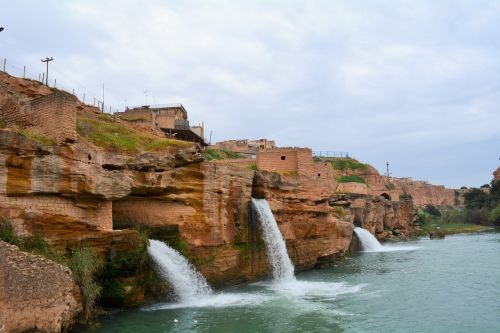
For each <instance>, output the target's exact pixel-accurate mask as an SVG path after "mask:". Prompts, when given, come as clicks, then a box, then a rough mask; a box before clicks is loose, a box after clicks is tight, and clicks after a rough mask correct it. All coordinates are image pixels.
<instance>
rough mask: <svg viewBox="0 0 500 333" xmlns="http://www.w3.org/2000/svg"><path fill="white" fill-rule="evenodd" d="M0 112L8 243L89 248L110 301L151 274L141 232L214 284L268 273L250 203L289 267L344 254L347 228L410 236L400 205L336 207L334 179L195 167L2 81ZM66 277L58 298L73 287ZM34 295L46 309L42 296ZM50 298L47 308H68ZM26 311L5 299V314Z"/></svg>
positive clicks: (86, 112) (69, 104) (189, 147)
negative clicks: (271, 219)
mask: <svg viewBox="0 0 500 333" xmlns="http://www.w3.org/2000/svg"><path fill="white" fill-rule="evenodd" d="M40 114H43V115H47V117H45V116H43V117H42V116H40ZM0 115H1V117H2V118H1V119H2V122H1V123H0V125H1V126H0V216H1V217H2V220H6V221H8V222H9V223H10V225H11V226H12V228H13V231H14V234H15V236H16V237H19V238H21V239H22V238H25V237H30V236H37V237H42V238H43V239H44V240H45V241H46V242H47V243H48V244H49V246H51V247H53V248H56V249H58V250H60V251H63V252H64V251H70V250H71V249H72V248H74V247H77V246H81V245H82V244H83V245H85V246H89V247H90V248H91V249H92V251H93V252H94V253H95V254H96V255H98V256H99V257H100V258H101V259H102V260H103V261H104V263H105V264H104V268H103V269H102V272H100V273H99V274H98V278H99V279H100V282H101V283H102V285H103V286H104V290H103V295H102V297H101V301H102V302H109V303H107V304H114V305H127V304H139V303H140V302H141V301H143V300H144V297H145V296H144V294H145V292H146V289H147V287H146V286H145V284H146V280H148V277H147V275H148V274H150V273H151V270H150V271H147V269H145V267H146V266H147V258H144V256H145V251H144V247H145V237H146V235H148V236H149V237H150V238H155V239H161V240H164V241H166V242H167V243H168V244H170V245H171V246H172V247H174V248H176V249H177V250H179V251H180V252H181V253H182V254H184V255H185V256H187V257H188V258H189V259H190V261H191V262H192V263H193V264H194V265H195V266H196V267H197V268H198V269H199V270H200V271H201V272H202V273H203V275H204V276H205V277H206V278H207V279H208V281H209V282H210V283H211V284H212V285H214V286H228V285H234V284H237V283H241V282H245V281H253V280H256V279H259V278H262V277H265V276H267V275H268V274H269V265H268V261H267V257H266V253H265V249H264V246H263V243H262V240H261V231H260V228H259V225H258V223H257V221H256V220H255V219H253V218H251V217H250V214H249V203H250V200H251V198H252V197H259V198H266V199H267V200H268V202H269V205H270V207H271V209H272V211H273V213H274V215H275V217H276V220H277V222H278V226H279V228H280V230H281V232H282V234H283V237H284V238H285V240H286V244H287V248H288V253H289V254H290V257H291V259H292V261H293V263H294V265H295V266H296V267H297V269H298V270H304V269H309V268H312V267H316V266H323V265H328V264H329V263H331V262H333V261H335V260H337V259H338V258H341V257H343V256H344V255H345V253H346V252H347V251H348V248H349V245H350V243H351V240H352V235H353V228H354V224H353V222H354V223H355V224H357V225H360V226H363V227H365V228H367V229H369V230H370V231H372V232H373V233H375V234H376V235H377V236H378V237H379V238H381V237H382V236H383V237H388V233H387V231H388V230H394V233H401V234H405V235H407V234H411V229H412V216H413V215H412V214H414V211H413V210H412V207H411V206H410V205H409V204H408V203H396V202H391V201H387V200H385V199H382V198H380V197H378V196H374V197H372V196H370V195H368V194H364V195H362V196H358V197H345V198H342V199H339V198H338V197H337V196H336V194H335V192H336V189H337V186H338V184H337V182H336V181H335V180H334V178H333V177H330V178H328V179H324V177H322V178H315V177H311V178H310V177H305V176H300V175H295V176H284V175H280V174H278V173H270V172H265V171H257V172H256V171H254V170H252V168H250V167H249V166H248V165H247V163H224V162H208V161H204V154H203V150H202V149H201V147H200V146H199V145H197V144H192V143H189V142H183V141H178V140H171V139H166V138H164V137H161V136H158V135H159V134H161V133H158V132H157V131H152V130H145V129H141V128H138V127H137V126H134V125H133V124H129V123H127V122H123V121H121V120H120V119H115V118H113V117H111V116H109V115H104V114H101V113H100V112H99V111H98V110H96V109H95V108H92V107H89V106H85V105H83V104H82V103H80V102H79V101H77V100H76V98H74V97H72V96H71V95H70V94H67V93H65V92H60V91H55V90H54V89H49V88H47V87H44V86H42V85H40V84H38V83H36V82H33V81H29V80H22V79H15V78H12V77H9V76H6V75H5V74H0ZM54 124H61V126H54ZM47 129H50V130H47ZM373 175H374V177H375V178H376V177H377V175H378V173H377V175H375V174H373ZM375 178H374V182H373V184H375V183H377V184H379V183H380V184H382V183H381V177H380V175H378V178H377V179H378V180H376V179H375ZM367 182H368V183H369V184H370V181H367ZM382 182H383V180H382ZM380 184H379V185H380ZM365 190H366V188H365ZM138 230H139V231H140V232H139V231H138ZM384 230H385V231H386V232H385V233H384ZM26 256H29V255H27V254H26ZM9 267H10V266H9ZM150 268H151V267H149V269H150ZM9 270H10V268H9ZM47 274H49V273H47ZM65 274H66V273H65ZM68 275H69V273H68ZM68 281H69V280H68ZM68 281H66V282H64V283H65V287H64V288H63V287H61V290H62V291H64V290H69V289H71V288H72V287H71V286H70V283H69V282H68ZM37 283H38V282H37ZM70 287H71V288H70ZM68 288H69V289H68ZM65 295H66V294H65ZM32 297H33V298H34V299H37V298H40V299H41V302H42V304H44V303H43V302H45V301H44V298H43V297H45V296H44V295H38V294H33V295H32ZM58 297H59V296H58ZM4 300H5V299H4ZM57 300H58V301H57V302H56V303H54V306H60V305H61V304H62V303H61V302H63V303H64V302H66V301H67V300H66V299H64V300H63V299H62V298H57ZM74 301H75V302H76V303H78V302H79V300H78V298H77V297H75V299H74ZM68 302H69V301H68ZM71 302H73V301H71ZM60 303H61V304H60ZM23 304H24V303H22V301H21V300H20V299H17V298H12V299H11V300H9V304H8V307H9V308H19V307H22V306H24V305H23ZM64 304H66V303H64ZM71 307H72V310H71V311H69V312H58V313H55V312H53V311H52V310H51V308H50V307H49V308H48V309H47V311H46V312H43V311H42V310H40V317H46V318H49V317H50V318H53V319H54V320H56V321H57V322H58V323H63V324H61V326H60V327H64V326H65V325H66V323H69V322H71V320H72V319H71V318H70V317H72V316H74V315H75V313H76V312H78V309H79V308H81V306H80V307H79V306H78V305H75V306H73V305H72V306H71ZM58 309H59V307H58ZM37 311H38V310H37ZM19 320H21V319H19ZM44 327H48V328H44V329H46V330H47V331H57V330H58V329H59V328H58V327H59V326H57V327H56V326H50V327H49V326H44Z"/></svg>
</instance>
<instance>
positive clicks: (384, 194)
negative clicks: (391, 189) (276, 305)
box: [380, 193, 391, 200]
mask: <svg viewBox="0 0 500 333" xmlns="http://www.w3.org/2000/svg"><path fill="white" fill-rule="evenodd" d="M380 196H381V197H384V198H386V199H387V200H391V196H390V195H389V194H388V193H382V194H381V195H380Z"/></svg>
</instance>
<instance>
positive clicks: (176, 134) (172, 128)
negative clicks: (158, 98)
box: [116, 104, 206, 145]
mask: <svg viewBox="0 0 500 333" xmlns="http://www.w3.org/2000/svg"><path fill="white" fill-rule="evenodd" d="M116 115H117V116H118V117H119V118H120V119H122V120H125V121H129V122H131V123H134V124H136V125H146V126H150V127H152V128H157V129H160V130H161V131H163V132H164V133H165V135H166V136H167V137H171V138H175V139H179V140H184V141H192V142H198V143H200V144H202V145H206V144H205V140H204V137H203V136H204V125H203V123H201V124H200V125H197V126H193V127H191V126H190V125H189V120H188V114H187V111H186V109H185V108H184V106H183V105H182V104H170V105H154V106H151V105H144V106H139V107H134V108H128V107H127V108H126V109H125V112H118V113H116Z"/></svg>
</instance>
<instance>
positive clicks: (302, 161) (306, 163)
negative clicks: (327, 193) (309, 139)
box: [297, 148, 317, 177]
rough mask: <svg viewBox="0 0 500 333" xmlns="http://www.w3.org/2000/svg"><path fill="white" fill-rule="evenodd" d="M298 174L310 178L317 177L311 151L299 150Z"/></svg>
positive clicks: (306, 149)
mask: <svg viewBox="0 0 500 333" xmlns="http://www.w3.org/2000/svg"><path fill="white" fill-rule="evenodd" d="M297 173H299V174H301V175H306V176H310V177H317V173H316V166H315V165H314V161H313V159H312V150H311V149H309V148H303V149H298V150H297Z"/></svg>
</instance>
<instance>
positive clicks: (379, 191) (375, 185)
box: [336, 165, 457, 207]
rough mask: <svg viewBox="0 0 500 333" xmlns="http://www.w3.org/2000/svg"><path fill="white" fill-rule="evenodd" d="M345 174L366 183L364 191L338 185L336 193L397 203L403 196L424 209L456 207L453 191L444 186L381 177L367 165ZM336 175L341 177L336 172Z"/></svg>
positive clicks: (352, 186) (354, 185)
mask: <svg viewBox="0 0 500 333" xmlns="http://www.w3.org/2000/svg"><path fill="white" fill-rule="evenodd" d="M345 173H347V174H349V175H350V174H353V175H357V176H359V177H361V178H363V180H364V181H365V182H366V184H367V188H366V190H365V189H364V188H362V187H360V185H359V184H356V183H348V184H339V188H338V192H344V193H357V194H368V195H375V196H385V197H386V198H388V199H390V200H393V201H399V200H400V197H402V196H403V195H404V194H409V195H411V197H412V200H413V205H414V206H415V207H424V206H426V205H428V204H430V205H434V206H438V207H447V206H448V207H453V206H456V205H457V200H456V194H455V190H453V189H447V188H445V187H444V186H440V185H433V184H429V183H427V182H424V181H418V180H413V179H411V178H394V177H391V178H390V185H388V184H389V181H388V179H387V177H386V176H381V175H380V174H379V172H378V171H377V170H376V169H375V168H374V167H372V166H370V165H367V166H366V168H365V169H363V170H347V171H346V172H345ZM336 175H337V176H338V175H342V173H340V172H339V171H338V170H337V171H336Z"/></svg>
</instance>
